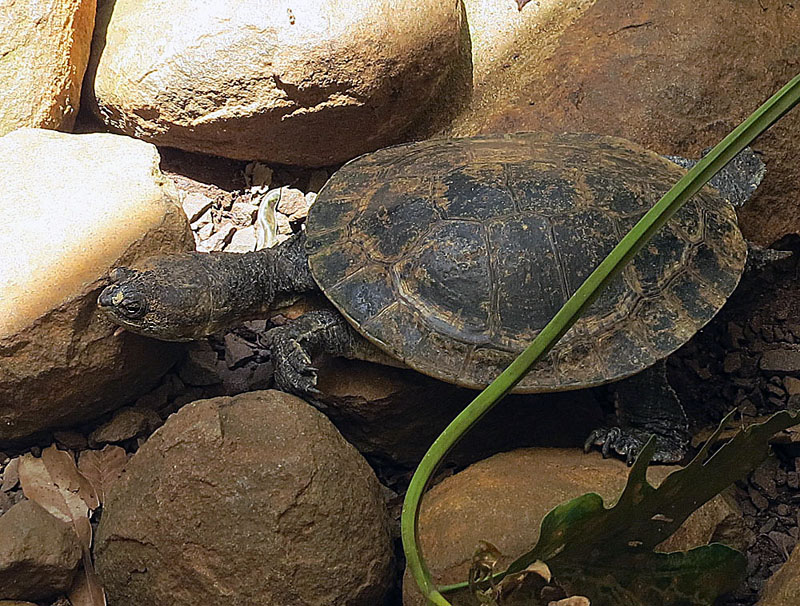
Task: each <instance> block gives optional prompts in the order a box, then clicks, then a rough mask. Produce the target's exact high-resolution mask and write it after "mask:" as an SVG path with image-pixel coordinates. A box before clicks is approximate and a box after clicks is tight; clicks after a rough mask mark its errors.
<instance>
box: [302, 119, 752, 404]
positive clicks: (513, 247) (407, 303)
mask: <svg viewBox="0 0 800 606" xmlns="http://www.w3.org/2000/svg"><path fill="white" fill-rule="evenodd" d="M684 174H685V171H684V169H682V168H680V167H678V166H677V165H675V164H673V163H672V162H670V161H668V160H666V159H664V158H662V157H661V156H659V155H657V154H655V153H653V152H650V151H648V150H646V149H644V148H642V147H640V146H639V145H636V144H634V143H631V142H629V141H625V140H623V139H619V138H614V137H606V136H599V135H587V134H557V135H556V134H546V133H521V134H515V135H504V136H485V137H472V138H465V139H446V140H432V141H424V142H420V143H410V144H404V145H398V146H395V147H390V148H387V149H382V150H379V151H377V152H374V153H371V154H367V155H365V156H362V157H360V158H357V159H356V160H353V161H352V162H350V163H348V164H346V165H345V166H344V167H343V168H342V169H341V170H339V171H338V172H337V173H336V174H335V175H333V177H332V178H331V179H330V181H329V182H328V184H327V185H326V186H325V187H324V188H323V189H322V191H321V192H320V194H319V196H318V198H317V200H316V202H315V204H314V206H313V207H312V210H311V213H310V216H309V220H308V224H307V252H308V254H309V263H310V266H311V270H312V273H313V275H314V277H315V279H316V280H317V282H318V284H319V285H320V287H321V288H322V290H323V291H324V293H325V294H326V296H327V297H328V298H329V299H330V300H331V301H332V302H333V304H334V305H335V306H336V307H337V308H338V309H339V310H340V311H341V312H342V313H343V314H344V315H345V316H346V317H347V319H348V320H349V321H350V322H351V323H352V324H353V326H355V327H356V328H357V329H358V330H359V331H360V332H361V333H362V334H363V335H364V336H365V337H366V338H368V339H369V340H370V341H372V342H373V343H375V344H377V345H378V346H379V347H380V348H381V349H383V350H385V351H386V352H388V353H389V354H391V355H393V356H395V357H397V358H398V359H400V360H402V361H403V362H404V363H405V364H407V365H408V366H410V367H411V368H414V369H416V370H418V371H419V372H422V373H424V374H426V375H430V376H432V377H436V378H438V379H442V380H444V381H448V382H451V383H455V384H458V385H463V386H466V387H472V388H481V387H484V386H486V385H487V384H488V383H489V382H491V381H492V380H493V379H494V378H495V377H496V376H497V375H498V374H499V373H500V372H501V371H502V370H503V369H504V368H505V367H506V366H507V365H508V364H509V363H510V362H511V361H512V360H513V359H514V358H515V357H516V355H517V354H518V353H519V352H520V351H521V350H522V349H524V347H525V346H527V345H528V344H529V343H530V342H531V341H532V340H533V339H534V337H536V335H538V334H539V332H540V331H541V329H542V328H543V327H544V325H545V324H546V323H547V322H548V321H549V320H550V319H551V318H552V317H553V315H554V314H555V313H556V311H557V310H558V309H559V308H560V307H561V306H562V304H563V303H564V302H565V301H566V299H567V298H568V296H569V295H570V294H572V293H573V292H574V291H575V289H576V288H577V287H578V286H579V285H580V284H581V283H582V281H583V280H584V279H585V278H586V277H587V276H588V275H589V273H591V271H592V270H593V269H594V268H595V267H596V266H597V264H598V263H599V262H600V261H601V260H602V259H603V258H604V257H605V256H606V255H607V254H608V253H609V251H610V250H611V249H612V248H613V246H614V245H615V244H616V243H617V242H619V240H620V239H621V237H622V236H623V235H624V234H625V233H626V232H627V231H628V230H629V229H630V228H631V227H632V226H633V225H634V224H635V223H636V221H638V220H639V219H640V218H641V216H642V215H643V214H644V213H645V212H646V211H647V210H648V209H650V207H652V206H653V205H654V204H655V203H656V202H657V201H658V199H659V198H660V197H661V196H662V195H663V194H664V193H665V192H666V191H667V190H668V189H669V188H670V187H671V186H672V185H673V184H674V183H675V182H676V181H677V180H678V179H679V178H680V177H681V176H683V175H684ZM746 256H747V247H746V244H745V242H744V240H743V238H742V235H741V233H740V232H739V229H738V227H737V225H736V215H735V212H734V210H733V208H732V206H731V205H730V204H729V203H728V202H727V201H726V200H725V199H724V198H723V197H722V196H721V195H719V193H718V192H717V191H716V190H714V189H712V188H710V187H706V188H704V189H703V190H702V191H701V192H700V193H699V194H697V195H696V196H695V197H694V198H693V199H692V200H691V201H689V203H687V204H686V205H685V206H684V207H683V208H682V209H681V210H680V211H679V212H678V213H677V214H676V215H675V216H674V217H673V218H672V219H671V220H670V221H669V222H668V223H667V224H666V225H665V226H664V227H663V228H662V229H661V230H660V231H659V232H658V233H657V234H656V235H655V236H654V237H653V239H652V240H651V241H650V243H649V244H648V245H647V246H646V247H645V248H644V249H643V250H642V251H640V252H639V253H638V254H637V255H636V257H635V258H634V259H633V260H632V261H631V263H629V265H628V266H627V267H626V268H625V270H624V271H623V273H622V274H621V275H620V276H618V277H617V278H615V280H614V281H613V282H612V283H611V284H610V285H609V286H608V288H607V289H606V291H605V292H604V293H603V294H602V295H601V296H600V298H599V299H598V300H596V301H595V302H594V303H593V304H592V305H591V306H590V307H589V308H588V309H587V310H586V312H585V314H584V316H583V317H582V318H581V319H580V320H579V321H578V323H577V324H576V325H575V326H574V327H573V328H572V329H571V330H570V331H569V332H568V333H567V334H566V335H565V336H564V338H563V339H562V340H561V342H560V343H559V344H558V345H557V346H556V347H555V348H554V349H553V350H552V351H551V352H550V354H549V355H548V356H547V357H546V358H545V359H543V360H542V361H541V362H540V363H538V364H537V365H536V366H535V367H534V368H533V369H532V370H531V372H530V373H529V374H528V375H527V377H526V378H525V379H523V381H522V382H521V383H520V384H519V385H518V387H517V389H516V390H515V391H517V392H543V391H559V390H567V389H577V388H582V387H588V386H592V385H599V384H602V383H607V382H609V381H614V380H617V379H621V378H623V377H626V376H629V375H632V374H634V373H636V372H638V371H640V370H643V369H644V368H646V367H647V366H650V365H651V364H653V363H654V362H656V361H657V360H660V359H662V358H664V357H666V356H667V355H669V354H670V353H672V352H673V351H675V350H676V349H677V348H678V347H680V346H681V345H683V344H684V343H685V342H686V341H687V340H688V339H689V338H690V337H691V336H692V335H694V334H695V332H697V331H698V330H699V329H700V328H701V327H702V326H704V325H705V324H706V323H707V322H708V321H709V320H710V319H711V318H712V317H713V316H714V314H716V313H717V311H718V310H719V309H720V307H721V306H722V305H723V303H724V302H725V300H726V299H727V298H728V296H729V295H730V294H731V292H732V291H733V289H734V288H735V287H736V285H737V283H738V281H739V278H740V276H741V273H742V270H743V268H744V263H745V259H746Z"/></svg>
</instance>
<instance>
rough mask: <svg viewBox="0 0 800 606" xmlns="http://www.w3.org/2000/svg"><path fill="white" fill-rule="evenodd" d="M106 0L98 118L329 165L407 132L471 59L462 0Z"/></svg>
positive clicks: (227, 151) (146, 135)
mask: <svg viewBox="0 0 800 606" xmlns="http://www.w3.org/2000/svg"><path fill="white" fill-rule="evenodd" d="M108 4H109V5H113V13H111V14H110V16H109V14H108V11H101V13H100V15H104V16H99V17H98V22H99V26H98V28H97V46H96V48H95V52H94V54H93V57H92V65H93V68H92V69H93V70H94V96H95V102H96V107H95V110H96V111H97V112H98V113H99V115H100V116H101V117H102V119H103V120H104V121H105V122H106V123H107V124H108V125H109V126H111V127H113V128H115V129H117V130H119V131H120V132H123V133H127V134H131V135H133V136H136V137H140V138H143V139H145V140H147V141H151V142H153V143H156V144H159V145H169V146H171V147H178V148H181V149H185V150H190V151H199V152H204V153H209V154H214V155H219V156H225V157H230V158H238V159H261V160H268V161H272V162H279V163H285V164H300V165H308V166H319V165H327V164H334V163H338V162H342V161H344V160H348V159H350V158H353V157H355V156H357V155H359V154H361V153H364V152H366V151H370V150H374V149H377V148H379V147H383V146H385V145H388V144H390V143H394V142H397V141H398V140H399V138H400V137H402V135H403V133H404V132H405V131H407V130H408V128H409V126H410V125H412V124H413V123H414V121H415V118H416V117H417V116H418V115H419V114H420V112H421V110H423V108H424V107H425V106H426V105H428V104H429V103H430V102H431V101H433V100H435V99H437V98H438V97H442V96H446V95H448V93H449V90H444V88H443V85H444V83H445V82H447V81H448V78H449V77H450V75H451V71H452V70H453V69H455V67H454V66H457V65H458V66H460V65H462V63H463V62H459V61H458V60H457V59H458V57H459V53H460V52H461V48H462V44H461V43H462V42H463V41H462V40H460V38H459V35H460V32H461V6H460V3H459V2H457V1H456V0H446V1H444V2H442V1H441V0H414V1H413V2H395V1H393V0H306V1H302V2H288V1H285V0H281V1H280V2H273V3H271V4H270V6H269V9H268V10H265V8H264V5H263V3H262V2H258V1H256V0H248V1H247V2H241V1H229V2H215V3H204V4H203V5H202V7H200V6H199V5H198V4H197V3H196V2H192V1H190V0H180V1H178V2H174V1H172V2H170V1H167V0H149V1H147V2H140V1H136V0H117V1H116V2H113V3H108ZM165 15H169V18H165ZM101 47H102V48H101ZM101 50H102V52H101Z"/></svg>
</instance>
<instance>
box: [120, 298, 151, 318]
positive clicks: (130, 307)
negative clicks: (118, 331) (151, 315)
mask: <svg viewBox="0 0 800 606" xmlns="http://www.w3.org/2000/svg"><path fill="white" fill-rule="evenodd" d="M118 308H119V309H120V310H121V311H122V313H123V314H125V316H126V317H128V318H131V319H136V318H141V317H142V316H144V314H145V312H146V311H147V306H146V305H145V304H144V301H142V300H140V299H139V298H135V299H132V298H126V299H125V300H124V301H122V303H120V304H119V306H118Z"/></svg>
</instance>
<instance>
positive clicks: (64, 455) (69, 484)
mask: <svg viewBox="0 0 800 606" xmlns="http://www.w3.org/2000/svg"><path fill="white" fill-rule="evenodd" d="M42 460H43V461H44V464H45V467H47V471H49V472H50V475H51V476H52V478H53V482H54V483H55V484H56V485H57V486H59V487H61V488H63V489H67V490H69V491H71V492H77V493H78V495H79V496H80V497H81V499H83V502H84V503H86V505H87V507H89V509H91V510H92V511H94V510H95V509H97V508H98V507H99V506H100V500H99V499H98V498H97V491H96V490H95V489H94V486H93V485H92V483H91V482H90V481H89V480H88V479H87V478H86V476H84V475H83V474H82V473H81V472H80V471H79V470H78V467H77V465H75V459H74V458H73V456H72V453H70V452H69V451H66V450H59V449H58V448H56V445H55V444H53V445H51V446H48V447H47V448H45V449H44V450H43V451H42Z"/></svg>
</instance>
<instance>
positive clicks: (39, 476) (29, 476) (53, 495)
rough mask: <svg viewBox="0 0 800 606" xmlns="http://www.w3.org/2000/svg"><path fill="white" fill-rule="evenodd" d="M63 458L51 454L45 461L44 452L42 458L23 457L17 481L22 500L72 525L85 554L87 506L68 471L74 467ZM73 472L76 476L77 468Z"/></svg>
mask: <svg viewBox="0 0 800 606" xmlns="http://www.w3.org/2000/svg"><path fill="white" fill-rule="evenodd" d="M47 450H49V449H45V451H47ZM66 454H67V457H66V458H64V457H62V456H61V455H58V454H54V453H49V454H48V456H47V457H46V458H45V456H44V455H45V452H44V451H43V452H42V458H36V457H34V456H33V455H32V454H30V453H29V454H26V455H23V456H22V457H21V458H20V462H19V481H20V484H21V485H22V492H23V493H24V494H25V496H26V497H28V498H29V499H30V500H31V501H36V502H37V503H38V504H39V505H41V506H42V507H44V508H45V509H46V510H47V511H48V512H50V513H51V514H52V515H54V516H55V517H57V518H58V519H60V520H64V521H65V522H68V523H70V524H72V527H73V528H74V529H75V533H76V534H77V535H78V539H80V542H81V545H82V546H83V548H84V549H85V550H86V551H88V550H89V548H90V547H91V544H92V526H91V524H90V523H89V506H88V505H87V504H86V502H85V501H84V499H83V498H82V497H81V495H80V494H79V491H80V483H79V482H78V481H77V480H76V478H75V477H74V474H73V472H72V471H70V470H69V469H68V468H69V466H70V464H71V465H72V467H75V462H74V461H73V460H72V456H71V455H70V454H69V453H66ZM45 460H47V463H45ZM48 464H49V465H48ZM75 470H76V472H77V467H75ZM86 483H87V484H88V481H87V482H86ZM70 486H74V488H70Z"/></svg>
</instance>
